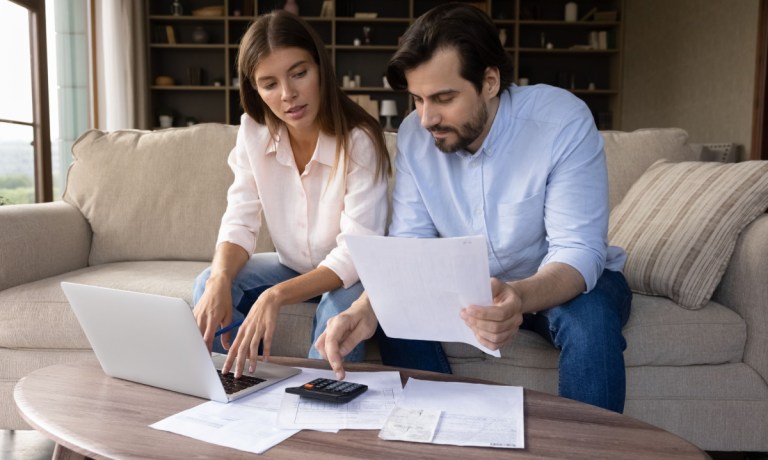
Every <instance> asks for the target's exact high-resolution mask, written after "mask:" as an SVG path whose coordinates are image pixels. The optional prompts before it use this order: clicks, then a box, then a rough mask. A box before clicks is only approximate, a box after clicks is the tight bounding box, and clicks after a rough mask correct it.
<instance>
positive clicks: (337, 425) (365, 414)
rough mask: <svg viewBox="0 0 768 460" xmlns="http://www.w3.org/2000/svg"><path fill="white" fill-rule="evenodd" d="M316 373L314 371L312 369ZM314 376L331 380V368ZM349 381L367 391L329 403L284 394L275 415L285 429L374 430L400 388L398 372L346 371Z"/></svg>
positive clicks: (391, 405)
mask: <svg viewBox="0 0 768 460" xmlns="http://www.w3.org/2000/svg"><path fill="white" fill-rule="evenodd" d="M316 372H318V371H316ZM319 372H321V374H319V375H317V376H312V378H309V379H305V381H307V382H308V381H310V380H312V379H313V378H316V377H324V378H329V379H335V378H336V377H334V374H333V372H331V371H319ZM345 380H348V381H350V382H355V383H362V384H365V385H368V391H366V392H365V393H363V394H362V395H360V396H358V397H357V398H355V399H353V400H352V401H350V402H348V403H344V404H336V403H329V402H325V401H317V400H312V399H307V398H301V397H299V396H297V395H293V394H286V395H285V397H284V398H283V400H282V403H281V406H280V412H279V414H278V417H277V423H278V426H279V427H281V428H286V429H313V430H328V429H333V430H339V429H358V430H378V429H380V428H381V427H382V426H384V422H385V421H386V419H387V416H388V415H389V413H390V411H391V410H392V408H393V407H395V404H396V403H397V399H398V398H399V397H400V394H401V393H402V391H403V387H402V384H401V383H400V373H399V372H347V375H346V379H345Z"/></svg>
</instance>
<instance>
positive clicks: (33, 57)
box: [4, 0, 53, 203]
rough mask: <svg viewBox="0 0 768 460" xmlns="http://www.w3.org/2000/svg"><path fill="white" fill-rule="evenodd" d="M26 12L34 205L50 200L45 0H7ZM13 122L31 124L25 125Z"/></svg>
mask: <svg viewBox="0 0 768 460" xmlns="http://www.w3.org/2000/svg"><path fill="white" fill-rule="evenodd" d="M9 1H11V2H12V3H15V4H17V5H19V6H21V7H23V8H26V9H27V11H28V12H29V45H30V50H29V51H30V65H31V67H32V82H31V83H32V123H31V126H32V130H33V144H34V154H35V163H34V164H35V202H37V203H44V202H50V201H53V172H52V169H53V168H52V163H53V159H52V148H51V118H50V116H51V115H50V110H49V99H48V49H47V45H46V33H45V0H9ZM4 121H7V122H12V123H19V124H24V125H28V126H29V125H30V124H29V123H24V122H13V121H11V120H4Z"/></svg>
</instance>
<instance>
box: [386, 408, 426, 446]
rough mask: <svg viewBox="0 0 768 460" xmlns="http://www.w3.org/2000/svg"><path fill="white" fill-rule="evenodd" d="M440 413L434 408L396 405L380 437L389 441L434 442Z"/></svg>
mask: <svg viewBox="0 0 768 460" xmlns="http://www.w3.org/2000/svg"><path fill="white" fill-rule="evenodd" d="M440 413H441V411H439V410H434V409H432V410H430V409H408V408H405V407H400V406H396V407H395V408H394V409H392V412H390V414H389V418H387V421H386V422H384V427H383V428H382V429H381V431H380V432H379V437H380V438H381V439H386V440H389V441H410V442H432V438H433V437H434V436H435V430H436V429H437V422H439V421H440Z"/></svg>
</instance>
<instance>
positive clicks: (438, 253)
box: [346, 235, 501, 357]
mask: <svg viewBox="0 0 768 460" xmlns="http://www.w3.org/2000/svg"><path fill="white" fill-rule="evenodd" d="M346 242H347V246H348V247H349V252H350V254H351V255H352V260H353V261H354V263H355V268H357V273H358V275H360V280H361V281H362V282H363V285H364V286H365V290H366V292H367V293H368V297H369V298H370V300H371V305H372V306H373V310H374V311H375V312H376V317H377V318H378V320H379V324H380V325H381V328H382V329H383V330H384V332H385V333H386V334H387V336H389V337H394V338H400V339H417V340H434V341H440V342H463V343H467V344H469V345H473V346H475V347H477V348H479V349H480V350H482V351H484V352H486V353H488V354H489V355H493V356H496V357H499V356H501V354H500V353H499V351H498V350H491V349H489V348H487V347H485V346H484V345H482V344H480V342H479V341H478V340H477V339H476V338H475V334H474V333H473V332H472V329H470V328H469V326H467V325H466V324H465V323H464V320H463V319H461V316H459V311H461V309H462V308H464V307H468V306H470V305H491V304H492V300H491V299H492V297H491V281H490V279H491V275H490V271H489V269H488V252H487V251H488V250H487V249H486V243H485V237H483V236H468V237H459V238H395V237H383V236H363V235H348V236H347V237H346Z"/></svg>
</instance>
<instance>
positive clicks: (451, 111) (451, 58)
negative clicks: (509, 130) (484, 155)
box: [405, 48, 491, 153]
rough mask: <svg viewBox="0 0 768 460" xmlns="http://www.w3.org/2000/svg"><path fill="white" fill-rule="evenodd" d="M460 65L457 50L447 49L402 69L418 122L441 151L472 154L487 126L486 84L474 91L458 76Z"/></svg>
mask: <svg viewBox="0 0 768 460" xmlns="http://www.w3.org/2000/svg"><path fill="white" fill-rule="evenodd" d="M460 67H461V61H460V59H459V55H458V52H457V51H456V50H455V49H453V48H447V49H441V50H438V51H437V52H435V54H434V55H433V56H432V59H430V60H429V61H427V62H425V63H424V64H422V65H420V66H418V67H415V68H413V69H411V70H408V71H406V72H405V78H406V81H407V82H408V92H409V93H411V95H412V96H413V100H414V102H415V105H416V112H417V113H418V114H419V118H420V119H421V125H422V126H423V127H424V128H425V129H427V130H428V131H429V132H430V133H432V137H433V138H434V139H435V146H437V148H438V149H440V150H441V151H443V152H445V153H450V152H456V151H458V150H461V149H465V150H467V151H469V152H472V153H474V152H475V151H477V149H479V148H480V145H482V143H483V140H484V139H485V136H486V135H487V134H488V130H489V129H490V125H491V120H490V119H489V115H488V105H487V104H488V99H489V97H488V94H489V91H488V89H489V88H487V86H488V85H487V83H484V84H483V90H482V91H481V92H480V94H478V92H477V89H476V88H475V86H474V85H473V84H472V83H470V82H469V81H467V80H465V79H464V78H462V77H461V74H460V70H461V68H460Z"/></svg>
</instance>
